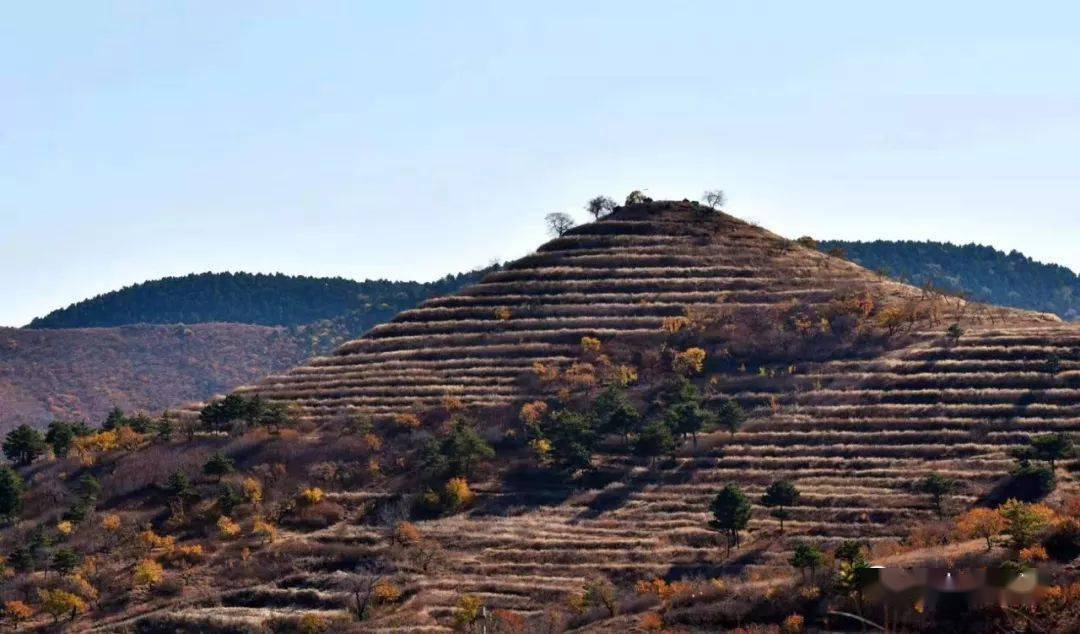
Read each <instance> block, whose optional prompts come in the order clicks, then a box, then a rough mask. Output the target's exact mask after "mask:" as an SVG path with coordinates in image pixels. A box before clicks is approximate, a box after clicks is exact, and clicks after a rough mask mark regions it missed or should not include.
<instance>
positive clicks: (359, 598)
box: [349, 563, 387, 621]
mask: <svg viewBox="0 0 1080 634" xmlns="http://www.w3.org/2000/svg"><path fill="white" fill-rule="evenodd" d="M386 574H387V570H386V569H385V567H383V566H381V565H379V564H376V563H366V564H361V565H359V566H357V567H356V570H355V571H354V572H353V574H352V578H351V580H350V584H349V592H350V593H351V594H352V597H353V614H355V615H356V620H358V621H363V620H364V619H365V618H367V615H368V613H369V612H370V611H371V603H372V596H373V595H374V593H375V586H377V585H378V584H379V581H381V580H382V579H383V577H385V576H386Z"/></svg>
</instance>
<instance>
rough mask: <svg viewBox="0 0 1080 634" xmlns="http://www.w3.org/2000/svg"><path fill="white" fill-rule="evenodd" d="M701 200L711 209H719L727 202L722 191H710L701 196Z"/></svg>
mask: <svg viewBox="0 0 1080 634" xmlns="http://www.w3.org/2000/svg"><path fill="white" fill-rule="evenodd" d="M701 200H702V202H704V203H705V204H706V205H708V206H710V207H712V208H713V209H720V208H721V207H723V206H724V203H725V202H727V197H726V196H724V191H723V190H722V189H710V190H709V191H707V192H705V193H704V194H702V195H701Z"/></svg>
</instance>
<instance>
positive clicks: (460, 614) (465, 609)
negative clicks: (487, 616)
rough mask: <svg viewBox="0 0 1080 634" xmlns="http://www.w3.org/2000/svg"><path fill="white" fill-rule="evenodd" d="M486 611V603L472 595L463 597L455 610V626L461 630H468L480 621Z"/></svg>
mask: <svg viewBox="0 0 1080 634" xmlns="http://www.w3.org/2000/svg"><path fill="white" fill-rule="evenodd" d="M483 610H484V602H483V601H481V600H480V597H477V596H475V595H472V594H464V595H462V596H461V597H460V598H459V599H458V602H457V609H455V610H454V625H456V626H457V627H459V628H462V629H464V628H467V627H469V626H470V625H472V624H473V623H475V622H476V621H478V620H479V619H480V615H481V614H482V613H483Z"/></svg>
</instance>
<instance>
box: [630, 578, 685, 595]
mask: <svg viewBox="0 0 1080 634" xmlns="http://www.w3.org/2000/svg"><path fill="white" fill-rule="evenodd" d="M692 591H693V586H691V585H690V584H689V583H687V582H685V581H672V582H671V583H668V582H667V581H664V580H663V579H661V578H659V577H657V578H655V579H652V580H647V579H642V580H641V581H638V582H637V583H636V584H634V592H636V593H637V594H640V595H649V594H654V595H656V597H657V598H659V599H660V600H667V599H670V598H672V597H674V596H679V595H683V594H689V593H690V592H692Z"/></svg>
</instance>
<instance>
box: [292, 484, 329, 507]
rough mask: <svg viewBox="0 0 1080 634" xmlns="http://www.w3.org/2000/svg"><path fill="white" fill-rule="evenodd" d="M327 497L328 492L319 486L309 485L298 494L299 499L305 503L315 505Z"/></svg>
mask: <svg viewBox="0 0 1080 634" xmlns="http://www.w3.org/2000/svg"><path fill="white" fill-rule="evenodd" d="M324 498H326V493H324V492H323V490H322V489H320V488H319V487H309V488H307V489H304V490H303V491H301V492H300V495H298V496H297V500H298V501H299V502H300V503H301V504H304V505H307V506H313V505H315V504H318V503H319V502H322V501H323V499H324Z"/></svg>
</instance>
